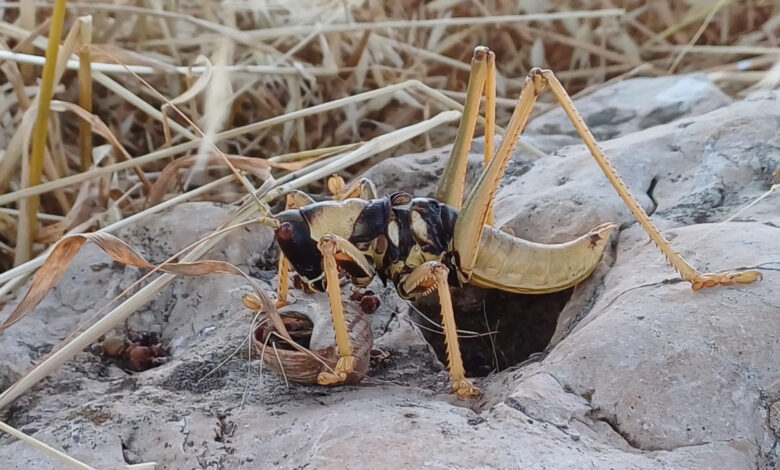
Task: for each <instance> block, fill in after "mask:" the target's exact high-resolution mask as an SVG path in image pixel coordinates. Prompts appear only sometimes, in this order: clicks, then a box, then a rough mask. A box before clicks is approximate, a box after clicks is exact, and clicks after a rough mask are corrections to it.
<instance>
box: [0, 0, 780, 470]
mask: <svg viewBox="0 0 780 470" xmlns="http://www.w3.org/2000/svg"><path fill="white" fill-rule="evenodd" d="M63 4H65V2H64V0H57V5H58V7H59V8H60V9H61V8H62V5H63ZM66 9H67V15H66V18H65V21H64V24H63V22H62V21H61V19H60V18H57V17H56V16H57V15H55V14H54V12H55V6H54V3H53V2H34V1H32V0H22V1H21V2H2V3H0V192H1V193H2V194H0V205H2V206H4V207H2V208H1V209H0V304H2V303H5V302H6V301H7V300H8V298H10V296H11V295H12V294H15V291H16V290H17V288H18V286H20V285H22V284H23V282H24V281H25V280H26V279H27V277H28V276H29V275H30V274H32V273H33V272H34V271H35V270H36V269H37V268H39V267H40V266H41V265H43V263H44V260H45V258H46V256H47V255H48V253H50V252H51V251H52V248H53V247H54V244H55V243H56V242H58V241H60V240H62V239H63V238H64V237H66V236H67V235H68V234H77V233H81V232H89V231H100V232H104V233H110V232H112V231H115V230H117V229H118V228H120V227H123V226H127V225H128V224H133V223H135V222H136V221H137V220H138V219H140V218H141V217H142V216H143V215H146V214H150V213H154V212H158V211H160V210H163V209H165V208H168V207H171V206H173V205H175V204H178V203H180V202H182V201H186V200H192V199H194V198H200V199H211V200H220V201H224V202H229V203H235V204H236V207H237V210H236V212H235V214H234V215H233V217H232V218H231V219H230V220H228V221H226V222H225V225H223V227H225V226H228V225H230V224H237V223H243V221H246V220H249V219H251V218H252V217H254V216H256V215H257V213H258V212H260V213H262V212H263V211H265V210H267V205H268V204H271V203H272V202H273V201H274V199H275V198H278V196H280V195H282V194H284V193H285V192H286V191H289V190H290V189H291V188H297V187H301V186H304V185H310V186H311V185H319V188H321V187H322V184H323V181H324V178H325V177H326V176H328V175H329V174H330V173H333V172H335V171H340V172H342V173H343V174H345V175H349V174H351V173H354V172H356V171H358V170H360V169H361V168H363V167H365V165H367V164H370V162H371V161H374V160H375V159H376V158H380V157H382V156H387V154H388V153H389V152H390V151H392V152H394V153H396V154H401V153H405V152H411V151H416V150H421V149H424V148H430V147H433V146H439V145H444V144H447V143H450V142H451V141H452V139H453V137H454V133H455V129H456V126H454V125H452V122H453V121H454V120H457V119H458V117H459V114H458V112H457V111H458V110H460V109H462V105H461V104H460V103H461V102H462V101H463V92H464V91H465V87H466V83H467V80H468V72H469V69H470V66H469V63H468V62H469V59H470V56H471V52H472V50H473V48H474V47H475V46H476V45H480V44H482V45H487V46H489V47H490V48H491V49H493V50H494V51H495V52H496V63H497V66H498V74H497V88H498V89H497V92H498V99H497V101H496V102H497V104H498V105H499V108H498V122H499V124H501V123H502V122H505V121H506V119H507V118H508V115H509V113H510V112H511V110H512V107H513V103H514V97H515V96H516V94H517V93H518V91H519V88H520V86H521V85H522V83H523V79H524V76H525V74H526V73H527V72H528V70H529V69H530V68H531V67H533V66H543V67H548V68H551V69H553V70H554V71H555V72H556V73H557V74H558V76H559V77H560V78H561V80H562V81H563V83H564V85H565V86H566V87H567V88H568V89H569V90H570V91H572V92H574V93H576V92H587V91H588V90H593V89H594V88H596V87H598V86H599V85H600V84H603V83H605V82H606V81H609V80H620V79H623V78H625V77H628V76H636V75H641V74H647V75H665V74H669V73H686V72H693V71H704V72H707V73H710V74H712V77H713V78H714V79H716V80H718V81H719V83H720V84H721V85H722V86H723V87H724V89H725V90H727V91H728V92H730V93H732V94H739V93H742V92H744V91H747V90H750V89H754V88H756V87H775V86H777V85H778V83H780V65H778V64H780V61H779V60H778V58H780V43H779V42H780V41H778V33H780V3H778V2H777V1H772V0H740V1H737V0H715V1H713V0H659V1H654V2H643V1H638V0H598V1H596V0H592V1H589V0H558V1H543V0H519V1H517V2H508V1H498V0H471V1H468V0H434V1H429V2H424V1H417V0H404V1H399V2H385V1H378V0H361V1H358V0H306V1H304V0H290V1H276V2H272V1H268V0H258V1H254V2H242V1H237V0H223V1H215V0H203V1H193V0H177V1H173V0H163V1H156V2H155V1H151V0H149V1H146V0H140V1H136V2H122V1H118V0H115V1H104V2H97V1H70V2H68V3H67V5H66ZM60 31H62V34H63V35H64V39H62V40H60ZM56 45H59V47H58V48H59V54H57V52H56V51H55V50H54V49H55V47H54V46H56ZM58 55H59V57H58ZM52 95H53V101H51V100H52ZM39 108H40V109H39ZM452 110H455V111H452ZM36 121H37V122H36ZM497 131H498V132H499V133H501V132H503V130H502V129H501V128H500V127H498V128H497ZM479 132H481V131H479ZM526 150H527V151H529V152H532V153H534V152H536V153H537V154H538V153H539V152H538V151H535V150H534V149H533V148H530V147H527V148H526ZM372 159H374V160H372ZM231 174H232V176H230V175H231ZM225 175H228V176H225ZM255 186H260V189H259V190H255ZM319 188H314V190H315V191H316V190H318V189H319ZM773 189H774V188H773ZM38 198H40V204H39V205H38V203H37V200H38ZM220 236H221V232H217V233H215V234H212V235H211V236H210V237H208V238H207V239H205V240H203V241H202V242H203V243H202V244H200V245H197V246H195V247H193V248H192V250H191V251H189V252H187V253H181V255H182V258H181V260H183V261H196V260H197V259H198V258H199V256H201V255H202V254H203V253H205V252H206V251H207V249H208V247H209V246H212V245H213V244H214V243H216V242H217V241H219V239H220ZM69 239H70V240H73V239H74V238H73V237H71V238H69ZM14 266H15V267H14ZM171 279H172V275H171V274H164V275H162V276H159V277H157V278H156V279H154V280H153V281H152V282H151V283H150V284H148V285H147V286H145V287H144V288H143V289H141V290H140V291H139V292H137V293H136V294H134V295H132V296H129V297H128V298H126V299H124V300H123V302H122V303H121V304H119V305H117V306H116V307H113V308H112V309H110V311H109V312H108V313H106V315H105V316H103V318H102V319H101V320H100V321H98V322H92V323H88V324H85V325H82V328H81V329H82V330H83V331H84V332H83V333H82V334H81V335H79V336H77V337H76V339H75V340H74V341H70V342H69V343H67V344H63V345H62V347H60V348H58V349H57V351H58V352H57V353H56V354H54V355H52V356H50V357H48V358H47V359H45V360H44V361H43V362H42V363H41V364H39V365H38V366H36V367H35V368H34V369H33V370H32V371H30V373H29V374H27V375H26V376H25V377H24V378H22V379H21V380H20V381H19V382H18V383H17V384H16V385H15V386H14V387H12V388H11V389H10V390H8V391H6V393H3V394H2V395H0V407H2V406H5V405H7V404H8V403H10V402H11V401H12V400H13V399H15V398H16V397H17V396H19V395H20V394H22V393H24V391H25V390H27V389H28V388H29V387H30V386H33V385H34V384H35V383H37V382H38V381H39V380H40V379H42V378H43V377H45V376H46V375H47V374H48V373H50V371H51V370H53V369H54V368H56V367H57V366H58V365H59V364H61V363H62V362H63V361H66V360H68V359H69V357H71V356H72V354H74V353H75V352H77V351H79V350H80V349H81V348H82V347H83V346H84V345H85V344H88V343H89V342H91V341H93V340H94V339H95V338H97V337H98V336H100V335H101V334H103V333H105V332H106V331H108V330H109V329H110V328H112V327H113V326H114V325H116V324H117V322H119V321H122V319H123V318H126V317H127V316H128V315H130V314H132V313H133V312H134V311H135V309H137V308H138V307H139V306H140V305H143V303H145V302H146V301H147V300H148V299H149V298H150V297H151V296H152V295H154V293H156V292H157V291H159V289H162V288H163V287H164V286H165V285H166V284H167V283H168V282H169V281H170V280H171ZM115 300H122V299H115ZM112 305H113V303H109V304H107V305H105V306H101V311H104V312H105V311H108V310H109V307H110V306H112ZM75 335H76V333H74V336H75ZM44 450H46V449H44ZM84 468H86V467H84Z"/></svg>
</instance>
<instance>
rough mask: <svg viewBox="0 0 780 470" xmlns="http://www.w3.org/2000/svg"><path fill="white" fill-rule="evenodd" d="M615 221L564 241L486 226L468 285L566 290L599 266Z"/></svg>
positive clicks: (535, 291)
mask: <svg viewBox="0 0 780 470" xmlns="http://www.w3.org/2000/svg"><path fill="white" fill-rule="evenodd" d="M615 227H616V226H615V225H614V224H603V225H600V226H598V227H596V228H594V229H593V230H591V231H590V232H589V233H587V234H585V235H583V236H581V237H579V238H577V239H575V240H572V241H570V242H566V243H559V244H551V245H546V244H544V245H543V244H540V243H534V242H530V241H528V240H523V239H522V238H517V237H515V236H512V235H510V234H508V233H505V232H503V231H501V230H498V229H496V228H493V227H489V226H485V227H484V228H483V230H482V238H481V239H480V245H479V255H478V256H477V263H476V265H475V266H474V270H473V272H472V277H471V280H470V281H469V283H470V284H474V285H477V286H479V287H488V288H498V289H501V290H504V291H509V292H517V293H524V294H542V293H547V292H556V291H560V290H563V289H567V288H569V287H571V286H573V285H575V284H578V283H580V282H582V281H583V280H585V279H586V278H587V277H588V276H589V275H590V274H591V273H592V272H593V270H594V269H596V266H597V265H598V263H599V261H600V260H601V257H602V256H603V254H604V250H605V248H606V246H607V241H608V239H609V234H610V233H611V232H612V230H613V229H614V228H615Z"/></svg>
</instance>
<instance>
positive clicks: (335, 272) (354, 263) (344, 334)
mask: <svg viewBox="0 0 780 470" xmlns="http://www.w3.org/2000/svg"><path fill="white" fill-rule="evenodd" d="M317 248H318V249H319V250H320V253H322V267H323V270H324V274H325V288H326V290H327V293H328V299H329V300H330V310H331V314H332V315H333V329H334V330H335V332H336V348H337V349H338V353H339V360H338V362H337V363H336V367H335V369H334V370H333V372H322V373H321V374H320V375H319V377H318V378H317V383H319V384H320V385H335V384H340V383H343V382H344V381H345V380H346V379H347V376H348V375H349V374H350V372H352V371H353V370H354V367H355V357H354V356H353V353H352V344H351V343H350V340H349V331H348V330H347V323H346V320H345V318H344V305H343V304H342V301H341V287H340V286H339V267H341V268H342V270H343V271H345V272H347V273H348V274H349V275H350V276H351V278H352V279H354V280H355V283H356V284H358V285H367V284H368V283H369V282H370V281H371V278H373V277H374V269H373V268H372V267H371V266H370V265H369V264H368V262H367V261H366V259H365V257H364V256H363V255H362V253H361V252H360V250H358V249H357V248H356V247H355V246H354V245H352V244H351V243H350V242H349V241H347V240H345V239H343V238H341V237H338V236H336V235H325V236H323V237H321V238H320V241H319V242H318V243H317Z"/></svg>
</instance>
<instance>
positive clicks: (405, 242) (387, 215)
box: [274, 47, 761, 398]
mask: <svg viewBox="0 0 780 470" xmlns="http://www.w3.org/2000/svg"><path fill="white" fill-rule="evenodd" d="M547 88H549V90H550V91H551V92H552V93H553V95H555V98H556V99H557V101H558V103H559V104H560V105H561V106H562V107H563V109H564V111H565V112H566V114H567V115H568V117H569V119H570V120H571V122H572V124H573V125H574V128H575V129H576V131H577V132H578V133H579V135H580V137H581V138H582V139H583V141H584V142H585V144H586V146H587V148H588V149H589V150H590V153H591V154H592V156H593V158H594V159H595V160H596V162H597V163H598V165H599V166H600V167H601V169H602V170H603V172H604V174H605V175H606V177H607V179H608V180H609V181H610V183H612V185H613V186H614V188H615V189H616V190H617V192H618V194H619V195H620V197H621V198H622V200H623V201H624V203H625V204H626V206H628V208H629V209H630V210H631V212H632V213H633V214H634V216H635V217H636V219H637V220H638V222H639V223H640V224H641V225H642V227H643V228H644V229H645V231H646V232H647V234H648V235H649V236H650V238H651V239H652V241H653V242H654V243H655V244H656V245H657V247H658V248H659V249H660V250H661V252H662V253H663V254H664V255H665V256H666V258H667V259H668V260H669V262H670V264H671V265H672V267H673V268H674V269H675V270H677V271H678V272H679V273H680V274H681V276H682V278H683V279H684V280H686V281H688V282H690V283H691V285H692V287H693V289H694V290H698V289H701V288H704V287H714V286H718V285H731V284H749V283H752V282H754V281H756V280H758V279H760V278H761V273H760V272H758V271H753V270H749V271H736V272H721V273H707V274H704V273H700V272H699V271H697V270H696V269H695V268H693V267H692V266H691V265H690V264H689V263H688V262H686V261H685V259H683V257H682V256H681V255H680V254H679V253H677V252H676V251H675V250H674V249H673V248H672V247H671V245H670V244H669V242H668V241H667V240H666V239H665V238H664V237H663V235H661V233H660V232H659V231H658V229H657V228H656V227H655V226H654V225H653V223H652V222H651V221H650V218H649V217H648V216H647V214H646V213H645V211H644V210H643V209H642V207H641V206H640V205H639V203H638V202H637V201H636V199H635V198H634V197H633V196H632V195H631V193H630V192H629V190H628V188H627V187H626V186H625V184H624V183H623V181H622V180H621V178H620V177H619V176H618V174H617V172H616V171H615V169H614V168H613V166H612V165H611V164H610V163H609V161H608V160H607V158H606V157H605V155H604V154H603V152H602V151H601V149H600V148H599V147H598V145H597V143H596V141H595V139H594V138H593V135H592V134H591V132H590V130H589V129H588V127H587V126H586V124H585V122H584V121H583V119H582V117H581V116H580V115H579V113H578V112H577V110H576V109H575V107H574V104H573V102H572V100H571V98H570V97H569V95H568V94H567V93H566V91H565V90H564V88H563V86H562V85H561V84H560V82H559V81H558V80H557V79H556V77H555V76H554V75H553V73H552V72H550V71H549V70H542V69H538V68H534V69H533V70H531V71H530V73H529V74H528V76H527V78H526V81H525V84H524V86H523V88H522V91H521V93H520V97H519V99H518V104H517V107H516V108H515V110H514V113H513V115H512V117H511V119H510V122H509V125H508V127H507V130H506V135H505V137H504V139H503V141H502V142H501V145H500V146H499V148H498V150H497V151H495V153H494V140H493V136H494V129H495V96H496V87H495V56H494V54H493V52H491V51H490V50H489V49H487V48H485V47H477V48H476V49H475V51H474V57H473V59H472V65H471V74H470V77H469V82H468V90H467V95H466V103H465V109H464V111H463V116H462V119H461V121H460V125H459V128H458V134H457V137H456V140H455V143H454V146H453V148H452V152H451V155H450V157H449V160H448V162H447V164H446V166H445V170H444V173H443V175H442V178H441V180H440V182H439V186H438V189H437V192H436V197H435V199H433V198H423V197H413V196H412V195H410V194H407V193H404V192H397V193H394V194H391V195H389V196H386V197H383V198H379V197H377V194H376V190H375V188H374V186H373V184H372V183H371V182H370V181H368V180H365V179H363V180H360V181H359V182H358V184H357V185H355V186H354V187H353V188H352V189H351V190H349V191H346V192H344V193H343V194H341V197H339V198H337V199H336V200H332V201H322V202H315V201H314V200H313V199H312V198H311V197H309V196H307V195H306V194H304V193H302V192H293V193H290V194H288V196H287V205H286V210H285V211H283V212H281V213H279V214H277V215H276V216H274V218H275V219H276V220H277V222H278V227H277V229H276V240H277V242H278V243H279V246H280V248H281V251H282V253H283V255H282V256H281V257H280V264H279V286H278V291H277V299H278V300H277V302H278V303H280V304H285V303H286V299H287V295H288V288H289V286H288V284H289V279H288V271H289V269H290V267H292V268H293V269H294V270H295V271H296V272H297V273H298V274H299V275H300V276H301V278H302V279H303V281H304V282H305V283H306V284H307V285H308V286H309V287H310V288H311V289H314V290H318V291H325V292H327V294H328V297H329V299H330V308H331V311H332V315H333V326H334V330H335V338H336V346H337V350H338V354H339V360H338V362H337V364H336V367H335V368H334V370H333V371H325V372H322V373H320V375H319V376H318V379H317V381H318V383H319V384H321V385H334V384H339V383H342V382H344V381H345V380H346V378H347V376H348V375H349V374H350V373H351V372H352V371H353V369H354V365H355V357H354V355H353V346H352V344H350V339H349V336H348V333H349V332H348V328H347V324H346V322H345V317H344V306H343V305H342V300H341V288H340V284H339V277H340V275H344V276H346V277H347V278H348V279H349V280H350V281H351V282H352V283H353V284H354V285H355V286H358V287H364V286H367V285H368V284H369V283H370V282H371V280H372V279H373V278H374V277H375V276H379V277H380V278H381V279H382V280H385V281H386V280H390V281H392V282H393V284H394V285H395V287H396V290H397V291H398V294H399V295H400V296H401V297H403V298H405V299H415V298H418V297H420V296H424V295H429V294H432V293H433V292H436V293H437V294H438V299H439V303H440V306H441V318H442V326H443V330H444V335H445V344H446V347H447V356H448V370H449V374H450V378H451V381H452V388H453V391H454V392H455V393H456V394H457V395H458V396H459V397H463V398H465V397H471V396H475V395H477V394H478V393H479V390H478V389H477V388H476V387H475V386H474V385H472V383H471V382H470V381H469V380H468V379H467V378H466V376H465V371H464V367H463V361H462V359H461V353H460V346H459V343H458V335H457V326H456V323H455V310H454V309H455V308H456V307H454V306H453V303H452V299H451V296H450V287H451V286H461V285H465V284H471V285H474V286H477V287H481V288H487V289H500V290H503V291H508V292H516V293H525V294H542V293H549V292H556V291H560V290H564V289H567V288H569V287H571V286H574V285H576V284H578V283H580V282H582V281H583V280H585V279H586V278H587V277H588V276H589V275H590V274H591V273H592V272H593V270H594V269H595V268H596V266H597V265H598V263H599V262H600V260H601V258H602V255H603V254H604V251H605V249H606V246H607V241H608V239H609V236H610V233H611V232H612V231H613V230H614V229H615V228H616V225H614V224H611V223H605V224H602V225H599V226H597V227H595V228H593V229H592V230H591V231H589V232H588V233H586V234H584V235H582V236H580V237H579V238H576V239H574V240H572V241H570V242H567V243H561V244H549V245H546V244H540V243H534V242H530V241H527V240H523V239H521V238H518V237H515V236H513V235H512V234H510V233H507V232H505V231H502V230H500V229H498V228H495V227H493V207H492V206H493V198H494V195H495V193H496V190H497V188H498V185H499V182H500V180H501V177H502V175H503V173H504V171H505V169H506V168H507V164H508V162H509V159H510V157H511V155H512V152H513V150H514V148H515V146H516V145H517V142H518V139H519V137H520V134H521V132H522V130H523V128H524V126H525V125H526V122H527V121H528V118H529V116H530V114H531V110H532V108H533V105H534V103H535V102H536V100H537V98H538V97H539V95H540V94H541V93H542V92H543V91H544V90H545V89H547ZM483 93H484V95H485V102H486V106H485V108H486V111H485V120H486V125H485V168H484V170H483V171H482V173H481V175H480V176H479V179H478V180H477V182H476V184H475V185H474V187H473V189H472V190H471V192H470V194H468V196H467V197H466V199H465V202H464V201H463V192H464V185H465V179H466V168H467V159H468V154H469V148H470V145H471V140H472V138H473V135H474V131H475V127H476V122H477V119H478V115H479V108H480V102H481V100H482V96H483ZM336 186H338V185H336ZM336 189H337V191H336V192H339V191H338V188H336Z"/></svg>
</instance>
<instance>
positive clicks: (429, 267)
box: [398, 261, 479, 398]
mask: <svg viewBox="0 0 780 470" xmlns="http://www.w3.org/2000/svg"><path fill="white" fill-rule="evenodd" d="M448 273H449V269H447V267H446V266H445V265H444V264H442V263H440V262H438V261H428V262H425V263H423V264H421V265H420V266H417V267H416V268H414V270H413V271H412V272H411V273H409V274H406V275H405V276H404V277H403V278H402V280H401V283H400V284H399V286H398V287H399V289H400V290H401V295H403V296H405V297H412V296H414V294H415V293H417V294H420V293H425V292H430V291H432V290H436V291H437V292H438V294H439V303H440V305H441V321H442V326H443V327H444V341H445V343H446V344H447V362H448V363H449V364H448V368H449V371H450V378H451V379H452V389H453V391H454V392H455V393H456V394H457V395H458V396H459V397H461V398H468V397H473V396H476V395H479V389H478V388H477V387H475V386H474V385H472V384H471V382H470V381H469V380H468V379H466V371H465V370H464V368H463V359H462V358H461V355H460V344H458V329H457V326H456V325H455V314H454V312H453V309H452V297H451V295H450V286H449V284H448V283H447V275H448Z"/></svg>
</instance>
